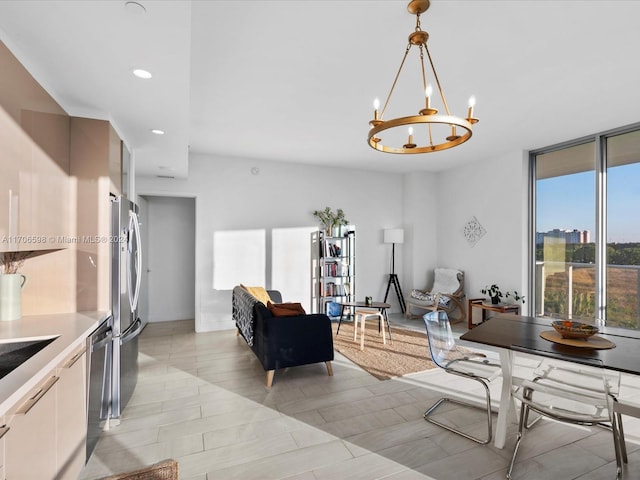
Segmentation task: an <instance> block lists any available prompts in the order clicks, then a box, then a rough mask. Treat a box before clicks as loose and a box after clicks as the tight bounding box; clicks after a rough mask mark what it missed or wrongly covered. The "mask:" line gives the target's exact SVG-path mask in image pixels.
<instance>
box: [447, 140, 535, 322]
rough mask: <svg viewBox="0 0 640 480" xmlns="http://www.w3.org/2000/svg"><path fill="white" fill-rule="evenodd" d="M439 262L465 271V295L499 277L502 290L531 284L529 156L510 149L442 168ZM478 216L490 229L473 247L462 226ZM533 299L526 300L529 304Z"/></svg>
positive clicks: (522, 288) (477, 291) (472, 295)
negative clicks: (471, 162) (507, 151)
mask: <svg viewBox="0 0 640 480" xmlns="http://www.w3.org/2000/svg"><path fill="white" fill-rule="evenodd" d="M437 185H438V190H439V193H438V206H439V207H438V209H437V212H438V218H437V222H436V224H437V237H438V240H437V243H438V263H439V264H440V265H443V266H444V265H447V266H451V267H457V268H460V269H461V270H463V271H464V272H465V293H466V295H467V298H475V297H483V295H482V294H481V293H480V290H481V289H482V288H483V287H484V286H485V285H487V284H489V285H490V284H492V283H497V284H498V285H499V286H500V287H501V290H502V291H503V292H504V291H507V290H511V291H513V290H518V292H521V293H522V292H526V287H527V222H528V219H527V209H528V206H527V204H528V198H527V197H528V188H527V160H526V155H525V153H524V152H511V153H509V154H505V155H502V156H499V157H497V158H495V159H493V160H490V161H483V162H476V163H473V164H470V165H465V166H464V167H460V168H457V169H454V170H449V171H445V172H441V173H439V174H438V179H437ZM472 216H475V217H476V218H477V219H478V221H479V222H480V224H482V226H483V227H484V228H485V230H486V232H487V233H486V234H485V235H484V237H482V238H481V239H480V240H479V241H478V242H477V243H476V244H475V246H474V247H471V246H469V244H468V243H467V241H466V239H465V238H464V236H463V233H462V232H463V227H464V225H465V224H466V223H467V221H468V220H469V219H470V218H471V217H472ZM528 305H529V302H528V301H527V303H526V304H525V305H524V307H525V310H526V307H528Z"/></svg>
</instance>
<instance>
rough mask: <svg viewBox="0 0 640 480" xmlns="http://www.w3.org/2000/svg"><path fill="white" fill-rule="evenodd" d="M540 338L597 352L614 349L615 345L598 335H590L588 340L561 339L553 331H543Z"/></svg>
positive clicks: (560, 336)
mask: <svg viewBox="0 0 640 480" xmlns="http://www.w3.org/2000/svg"><path fill="white" fill-rule="evenodd" d="M540 336H541V337H542V338H544V339H545V340H549V341H550V342H553V343H558V344H560V345H569V346H572V347H581V348H593V349H598V350H604V349H607V348H615V346H616V344H615V343H613V342H610V341H609V340H607V339H606V338H602V337H600V336H598V335H592V336H590V337H588V338H563V337H562V335H560V334H559V333H558V332H556V331H555V330H545V331H543V332H540Z"/></svg>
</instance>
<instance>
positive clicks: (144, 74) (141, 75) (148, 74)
mask: <svg viewBox="0 0 640 480" xmlns="http://www.w3.org/2000/svg"><path fill="white" fill-rule="evenodd" d="M133 74H134V75H135V76H136V77H138V78H144V79H145V80H147V79H149V78H151V77H152V76H153V75H151V72H148V71H147V70H143V69H141V68H136V69H135V70H134V71H133Z"/></svg>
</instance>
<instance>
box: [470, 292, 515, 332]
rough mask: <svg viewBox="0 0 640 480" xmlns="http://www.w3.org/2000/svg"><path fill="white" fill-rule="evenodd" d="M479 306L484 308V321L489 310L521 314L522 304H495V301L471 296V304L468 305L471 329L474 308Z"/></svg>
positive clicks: (471, 326) (481, 308)
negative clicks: (491, 301)
mask: <svg viewBox="0 0 640 480" xmlns="http://www.w3.org/2000/svg"><path fill="white" fill-rule="evenodd" d="M474 308H479V309H480V310H482V321H483V322H484V321H485V320H487V312H498V313H515V314H516V315H520V305H518V304H515V305H507V304H504V303H498V304H497V305H494V304H493V303H489V302H486V301H485V299H484V298H470V299H469V304H468V305H467V321H468V325H467V327H468V328H469V330H471V329H472V328H473V327H474V324H473V309H474Z"/></svg>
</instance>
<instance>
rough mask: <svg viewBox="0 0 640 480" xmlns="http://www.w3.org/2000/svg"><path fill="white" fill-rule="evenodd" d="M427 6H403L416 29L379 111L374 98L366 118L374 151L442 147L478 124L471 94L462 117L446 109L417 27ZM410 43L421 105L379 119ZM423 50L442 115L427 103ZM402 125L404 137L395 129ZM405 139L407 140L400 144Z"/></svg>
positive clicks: (418, 2) (422, 1) (423, 2)
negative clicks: (405, 113)
mask: <svg viewBox="0 0 640 480" xmlns="http://www.w3.org/2000/svg"><path fill="white" fill-rule="evenodd" d="M429 5H430V2H429V0H412V1H411V2H410V3H409V5H408V6H407V10H408V11H409V13H411V14H412V15H415V16H416V28H415V31H414V32H412V33H411V34H410V35H409V43H408V44H407V48H406V50H405V52H404V56H403V57H402V62H401V63H400V68H399V69H398V73H397V74H396V77H395V79H394V81H393V84H392V85H391V90H390V91H389V95H388V96H387V100H386V101H385V103H384V107H383V108H382V111H381V112H380V113H379V112H378V109H379V107H380V103H379V101H378V99H376V100H375V101H374V114H373V120H370V121H369V125H371V129H370V130H369V138H368V141H369V145H370V146H371V147H372V148H375V149H376V150H378V151H381V152H386V153H429V152H437V151H439V150H446V149H448V148H451V147H455V146H457V145H460V144H462V143H464V142H466V141H467V140H469V139H470V138H471V135H472V125H473V124H474V123H478V119H477V118H474V117H473V107H474V105H475V97H473V96H471V98H469V108H468V110H467V117H466V118H460V117H456V116H455V115H451V113H450V112H449V106H448V105H447V100H446V99H445V96H444V92H443V91H442V85H441V84H440V80H439V79H438V74H437V73H436V69H435V66H434V64H433V60H432V59H431V54H430V53H429V48H428V47H427V40H428V39H429V34H428V33H427V32H425V31H424V30H422V29H421V28H420V14H422V13H424V12H426V11H427V9H428V8H429ZM413 46H417V47H418V49H419V51H420V68H421V71H422V91H423V92H424V99H423V101H424V108H422V109H420V110H419V112H418V115H411V116H408V117H399V118H393V119H391V120H383V117H384V113H385V111H386V110H387V106H388V105H389V100H390V99H391V95H392V94H393V89H394V88H395V86H396V83H397V82H398V78H399V77H400V72H402V67H403V66H404V63H405V60H406V59H407V56H408V54H409V51H410V50H411V47H413ZM424 52H426V54H427V58H428V59H429V64H430V66H431V71H432V72H433V80H434V81H435V84H436V86H437V88H438V92H439V94H440V99H441V100H442V105H443V107H444V110H445V113H446V114H445V115H442V114H438V110H437V109H435V108H433V107H432V106H431V95H432V94H433V87H432V86H431V84H429V83H428V82H427V75H426V71H425V65H424ZM404 126H408V127H409V128H408V130H407V137H405V136H404V132H402V134H399V133H398V131H397V129H398V128H399V127H404ZM394 129H395V131H394ZM405 138H406V139H407V141H406V143H403V142H404V139H405ZM414 142H415V143H414Z"/></svg>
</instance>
